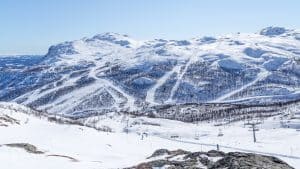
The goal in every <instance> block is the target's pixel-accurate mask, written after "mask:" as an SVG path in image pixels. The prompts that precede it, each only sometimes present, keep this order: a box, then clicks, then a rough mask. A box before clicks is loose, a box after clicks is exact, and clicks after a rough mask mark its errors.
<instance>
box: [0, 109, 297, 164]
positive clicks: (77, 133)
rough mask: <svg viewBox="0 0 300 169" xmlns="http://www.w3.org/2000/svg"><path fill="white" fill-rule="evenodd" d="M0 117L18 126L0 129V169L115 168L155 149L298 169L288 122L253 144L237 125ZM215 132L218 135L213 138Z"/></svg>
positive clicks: (267, 124)
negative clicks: (221, 154) (262, 158)
mask: <svg viewBox="0 0 300 169" xmlns="http://www.w3.org/2000/svg"><path fill="white" fill-rule="evenodd" d="M1 111H2V112H1ZM0 113H2V114H3V110H1V109H0ZM4 113H5V115H8V116H10V117H12V118H14V119H16V120H19V123H20V124H11V125H8V126H7V127H4V126H0V145H1V146H0V161H1V168H5V169H20V168H22V169H34V168H43V169H53V168H59V169H64V168H66V169H69V168H72V169H76V168H78V169H95V168H99V169H100V168H105V169H107V168H121V167H129V166H133V165H135V164H138V163H140V162H143V161H146V158H147V157H149V156H150V155H151V154H152V153H153V152H154V151H155V150H157V149H161V148H166V149H170V150H176V149H184V150H189V151H208V150H211V149H216V145H217V144H219V146H220V150H221V151H225V152H231V151H245V152H256V153H261V154H266V155H273V156H276V157H278V158H280V159H282V160H284V161H286V162H287V163H288V164H290V165H291V166H293V167H295V168H300V142H299V140H300V131H299V130H298V128H299V126H297V124H300V123H299V121H297V123H295V124H294V122H293V121H290V123H289V125H290V128H282V126H281V124H280V120H279V118H278V117H276V118H271V119H267V120H265V121H264V122H263V124H261V125H259V128H260V130H259V131H258V132H257V140H258V142H257V143H253V139H252V132H251V131H249V128H248V127H245V126H244V124H243V123H242V122H238V123H234V124H230V125H224V126H215V125H214V124H212V123H199V124H190V123H183V122H178V121H171V120H164V119H150V118H145V117H138V118H131V117H125V116H113V117H112V116H111V117H109V116H108V117H105V118H102V119H99V118H98V119H97V125H99V126H109V127H111V129H112V130H113V132H102V131H97V130H95V129H93V128H88V127H84V126H77V125H66V124H57V123H51V122H48V121H46V120H45V119H39V118H37V117H34V116H30V115H27V114H23V113H16V112H10V111H7V112H4ZM87 121H92V119H87ZM125 129H126V131H128V134H127V133H126V132H124V130H125ZM139 133H147V135H148V136H146V134H139ZM220 133H222V134H223V136H218V135H219V134H220ZM171 137H172V138H171ZM12 143H29V144H31V145H34V146H36V147H37V149H38V150H39V151H42V152H43V153H38V154H36V153H30V152H27V151H25V150H23V149H21V148H18V147H11V146H6V144H12Z"/></svg>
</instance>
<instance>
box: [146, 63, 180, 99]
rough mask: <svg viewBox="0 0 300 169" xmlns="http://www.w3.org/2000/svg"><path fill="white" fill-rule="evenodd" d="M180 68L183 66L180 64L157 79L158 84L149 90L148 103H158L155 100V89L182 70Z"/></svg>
mask: <svg viewBox="0 0 300 169" xmlns="http://www.w3.org/2000/svg"><path fill="white" fill-rule="evenodd" d="M180 68H181V66H180V65H176V66H175V67H174V68H173V69H172V70H171V71H169V72H167V73H165V74H164V75H163V77H161V78H160V79H158V80H157V81H156V84H155V85H154V86H153V87H152V88H150V89H149V90H148V92H147V96H146V99H145V101H146V102H148V103H151V104H157V103H156V102H155V91H156V90H157V89H158V88H159V87H160V86H161V85H163V84H164V83H165V82H166V80H168V78H169V77H170V76H171V75H172V74H173V73H175V72H179V71H180Z"/></svg>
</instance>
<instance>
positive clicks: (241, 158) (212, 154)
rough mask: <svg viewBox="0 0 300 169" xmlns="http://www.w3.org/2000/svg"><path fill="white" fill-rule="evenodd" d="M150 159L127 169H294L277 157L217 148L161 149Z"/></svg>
mask: <svg viewBox="0 0 300 169" xmlns="http://www.w3.org/2000/svg"><path fill="white" fill-rule="evenodd" d="M154 158H155V159H154ZM148 159H153V161H150V162H145V163H141V164H139V165H137V166H134V167H130V168H127V169H153V168H164V169H293V167H291V166H289V165H288V164H287V163H285V162H284V161H282V160H280V159H278V158H276V157H271V156H264V155H259V154H252V153H242V152H231V153H224V152H221V151H215V150H212V151H209V152H188V151H184V150H176V151H169V150H167V149H159V150H156V151H155V152H154V153H153V154H152V155H151V156H150V157H149V158H148Z"/></svg>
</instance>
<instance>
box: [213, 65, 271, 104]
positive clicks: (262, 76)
mask: <svg viewBox="0 0 300 169" xmlns="http://www.w3.org/2000/svg"><path fill="white" fill-rule="evenodd" d="M269 75H270V72H268V71H267V70H265V69H262V68H261V71H260V72H259V73H258V74H257V77H256V79H254V80H253V81H252V82H250V83H248V84H246V85H243V86H242V87H240V88H239V89H237V90H233V91H231V92H229V93H227V94H225V95H223V96H221V97H219V98H217V99H215V100H213V101H211V103H216V102H222V101H224V100H225V99H227V98H229V97H231V96H233V95H235V94H237V93H239V92H241V91H243V90H245V89H246V88H248V87H250V86H252V85H254V84H255V83H257V82H258V81H261V80H263V79H265V78H266V77H268V76H269Z"/></svg>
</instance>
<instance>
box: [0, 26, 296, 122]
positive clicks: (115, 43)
mask: <svg viewBox="0 0 300 169" xmlns="http://www.w3.org/2000/svg"><path fill="white" fill-rule="evenodd" d="M0 70H1V71H0V100H1V101H15V102H18V103H21V104H24V105H29V106H31V107H34V108H36V109H39V110H46V111H48V112H50V113H59V114H68V115H73V116H77V115H81V114H93V113H96V112H97V113H99V112H102V113H103V112H107V111H114V110H116V111H121V110H122V111H128V110H139V109H142V108H145V107H149V106H153V105H165V104H178V103H220V102H230V103H242V104H249V103H251V104H264V103H274V102H286V101H289V100H296V99H300V31H297V30H289V29H285V28H280V27H268V28H265V29H263V30H261V31H260V32H259V33H251V34H244V33H237V34H231V35H225V36H220V37H201V38H194V39H190V40H164V39H155V40H149V41H139V40H134V39H132V38H130V37H129V36H127V35H121V34H116V33H104V34H100V35H96V36H94V37H92V38H83V39H80V40H76V41H71V42H64V43H61V44H58V45H54V46H51V47H50V48H49V51H48V53H47V54H46V55H45V56H26V57H0Z"/></svg>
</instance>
